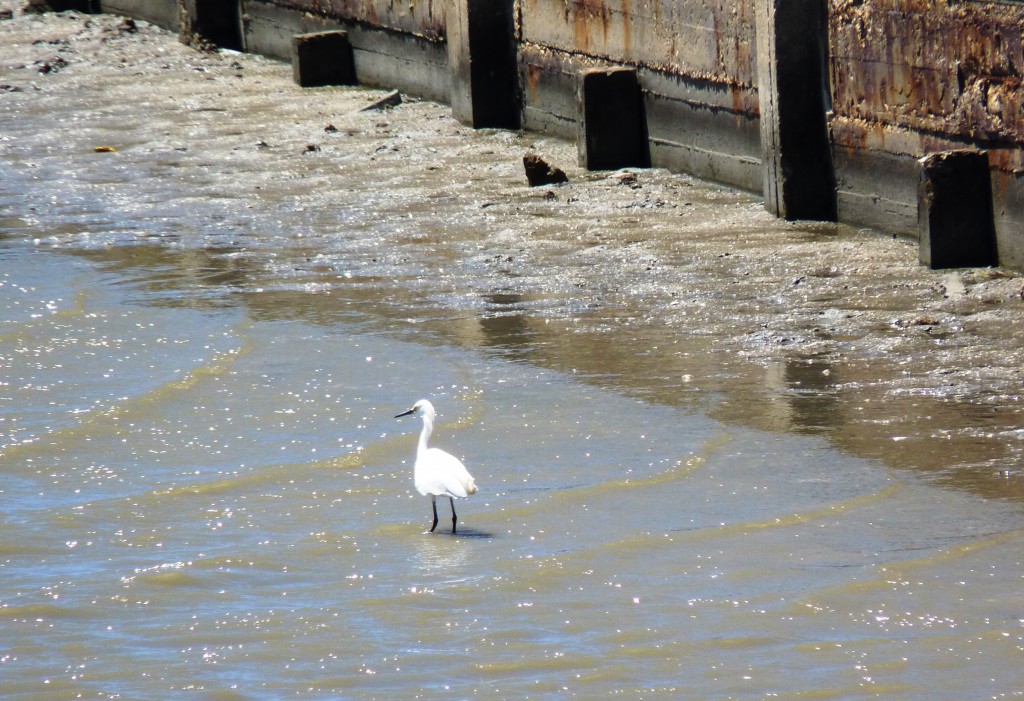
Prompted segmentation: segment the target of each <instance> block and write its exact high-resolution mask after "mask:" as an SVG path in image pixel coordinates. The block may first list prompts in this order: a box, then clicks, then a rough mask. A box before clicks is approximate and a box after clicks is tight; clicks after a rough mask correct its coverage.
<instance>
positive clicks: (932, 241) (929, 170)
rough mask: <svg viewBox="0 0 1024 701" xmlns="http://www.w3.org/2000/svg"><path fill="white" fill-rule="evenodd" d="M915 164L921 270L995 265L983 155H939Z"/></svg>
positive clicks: (988, 178)
mask: <svg viewBox="0 0 1024 701" xmlns="http://www.w3.org/2000/svg"><path fill="white" fill-rule="evenodd" d="M919 163H920V164H921V179H920V181H919V185H918V190H917V223H918V227H919V231H920V243H919V245H920V248H919V255H920V261H921V264H922V265H927V266H929V267H931V268H970V267H981V266H988V265H997V264H998V262H999V260H998V259H999V256H998V251H997V250H996V232H995V223H994V218H993V209H992V180H991V177H992V176H991V171H990V169H989V165H988V152H986V151H943V152H941V153H933V154H931V155H929V156H925V157H924V158H922V159H921V160H920V161H919Z"/></svg>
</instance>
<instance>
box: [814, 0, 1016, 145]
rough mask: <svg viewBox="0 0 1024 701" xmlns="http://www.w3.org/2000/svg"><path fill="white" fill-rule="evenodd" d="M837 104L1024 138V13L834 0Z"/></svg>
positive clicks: (974, 135)
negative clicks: (1023, 82)
mask: <svg viewBox="0 0 1024 701" xmlns="http://www.w3.org/2000/svg"><path fill="white" fill-rule="evenodd" d="M829 30H830V31H829V34H830V45H831V50H832V77H833V91H834V94H833V107H834V109H835V111H836V112H837V113H839V114H841V115H843V116H845V117H848V118H853V119H863V120H866V121H874V122H878V123H880V124H884V125H891V126H897V127H904V128H907V129H912V130H920V131H923V132H926V133H937V134H941V135H945V136H948V137H959V138H961V139H970V140H979V139H980V140H983V141H994V142H1005V141H1010V142H1013V143H1018V144H1019V143H1021V142H1024V97H1022V91H1021V87H1022V75H1021V70H1022V67H1024V7H1022V6H1020V5H995V4H988V3H957V4H953V3H949V2H946V0H872V2H871V3H864V2H861V0H831V6H830V27H829Z"/></svg>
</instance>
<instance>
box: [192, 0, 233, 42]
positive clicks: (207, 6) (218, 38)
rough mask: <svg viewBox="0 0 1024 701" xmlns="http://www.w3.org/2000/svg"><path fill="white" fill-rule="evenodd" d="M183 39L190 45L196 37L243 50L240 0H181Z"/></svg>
mask: <svg viewBox="0 0 1024 701" xmlns="http://www.w3.org/2000/svg"><path fill="white" fill-rule="evenodd" d="M179 2H180V7H181V26H180V32H181V39H182V41H184V42H185V43H188V44H191V43H192V42H194V41H195V40H196V39H197V38H202V39H205V40H206V41H210V42H213V43H214V44H216V45H217V46H220V47H222V48H225V49H233V50H235V51H242V50H244V49H245V46H244V45H243V44H244V42H243V40H242V10H241V0H179Z"/></svg>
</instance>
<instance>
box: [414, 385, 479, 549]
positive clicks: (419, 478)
mask: <svg viewBox="0 0 1024 701" xmlns="http://www.w3.org/2000/svg"><path fill="white" fill-rule="evenodd" d="M415 413H419V414H420V415H422V416H423V431H422V432H421V433H420V442H419V445H418V446H417V447H416V463H415V465H414V466H413V470H412V476H413V484H415V485H416V491H418V492H419V493H420V494H422V495H423V496H428V495H429V496H430V504H431V506H432V507H433V508H434V524H433V525H432V526H431V527H430V532H431V533H433V532H434V529H435V528H437V498H438V497H448V501H450V502H451V505H452V533H454V532H455V521H456V516H455V498H456V497H458V498H460V499H461V498H464V497H468V496H469V495H470V494H476V482H474V481H473V476H472V475H470V474H469V471H468V470H466V466H465V465H463V464H462V461H461V460H459V459H458V458H457V457H455V456H454V455H451V454H450V453H446V452H444V451H443V450H441V449H440V448H428V447H427V439H428V438H430V434H431V433H432V432H433V431H434V418H435V417H436V416H437V412H436V411H434V405H433V404H431V403H430V402H428V401H427V400H426V399H421V400H419V401H418V402H416V403H415V404H414V405H413V407H412V409H410V410H409V411H403V412H402V413H401V414H399V415H398V416H396V417H395V418H396V419H397V418H399V417H402V416H408V415H409V414H415Z"/></svg>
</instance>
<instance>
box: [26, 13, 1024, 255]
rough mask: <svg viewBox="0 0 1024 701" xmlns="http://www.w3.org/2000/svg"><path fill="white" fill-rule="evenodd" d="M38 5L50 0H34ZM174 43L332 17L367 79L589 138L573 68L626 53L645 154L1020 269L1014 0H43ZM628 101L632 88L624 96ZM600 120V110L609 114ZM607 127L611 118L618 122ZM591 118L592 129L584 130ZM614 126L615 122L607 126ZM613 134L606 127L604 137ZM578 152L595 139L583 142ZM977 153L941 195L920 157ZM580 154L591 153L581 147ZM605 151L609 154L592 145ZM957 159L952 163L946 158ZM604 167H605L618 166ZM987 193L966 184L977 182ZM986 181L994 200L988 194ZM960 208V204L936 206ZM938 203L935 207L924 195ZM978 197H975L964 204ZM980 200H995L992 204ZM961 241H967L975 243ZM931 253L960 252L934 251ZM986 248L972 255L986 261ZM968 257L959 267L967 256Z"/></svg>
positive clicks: (297, 28)
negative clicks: (152, 31) (964, 211)
mask: <svg viewBox="0 0 1024 701" xmlns="http://www.w3.org/2000/svg"><path fill="white" fill-rule="evenodd" d="M39 1H40V2H42V0H39ZM49 5H50V6H51V7H52V8H53V9H79V10H85V11H103V12H116V13H120V14H126V15H129V16H133V17H137V18H141V19H145V20H148V21H150V22H154V23H156V24H159V25H161V26H165V27H168V28H171V29H174V30H177V31H178V32H179V33H180V34H181V36H182V37H183V40H186V41H192V40H194V39H196V37H202V38H204V39H206V40H208V41H212V42H213V43H215V44H218V45H221V46H225V47H228V48H234V49H238V50H244V51H251V52H258V53H262V54H266V55H269V56H274V57H278V58H281V59H289V58H290V55H291V54H290V52H291V42H292V37H293V36H294V35H297V34H306V33H310V32H323V31H333V30H340V31H344V32H346V33H347V37H348V40H349V42H350V44H351V47H352V54H353V58H354V63H355V74H356V78H357V80H358V81H359V82H361V83H364V84H368V85H375V86H387V87H393V88H397V89H399V90H401V91H403V92H406V93H409V94H415V95H418V96H422V97H426V98H429V99H433V100H438V101H441V102H447V103H450V104H451V105H452V109H453V112H454V114H455V116H456V117H457V118H458V119H459V120H460V121H463V122H464V123H466V124H469V125H472V126H476V127H503V128H519V127H522V128H524V129H527V130H532V131H541V132H548V133H551V134H556V135H559V136H563V137H565V138H569V139H581V138H583V137H582V136H581V135H586V134H587V129H588V128H591V126H592V125H588V124H587V123H586V120H585V119H584V118H583V116H582V115H586V114H594V113H595V110H597V111H598V113H600V112H602V111H603V112H606V113H607V112H615V111H616V110H617V103H618V101H619V98H617V97H616V96H615V95H614V94H607V93H600V95H601V96H600V97H599V98H595V99H599V100H600V101H601V104H600V105H590V106H589V110H588V109H587V106H586V105H585V104H584V97H583V95H584V91H582V90H581V88H580V85H581V76H582V75H583V74H584V73H585V72H587V71H594V70H601V69H611V68H622V67H626V68H628V69H631V70H633V71H635V74H636V82H638V83H639V86H640V95H641V102H642V120H641V123H640V124H639V126H638V127H637V128H638V129H639V130H640V131H641V138H642V139H643V140H645V143H646V145H647V151H648V153H647V154H645V156H646V157H647V158H648V159H649V162H650V163H651V164H652V165H655V166H662V167H666V168H668V169H670V170H675V171H682V172H688V173H692V174H695V175H698V176H701V177H705V178H709V179H713V180H717V181H720V182H723V183H726V184H729V185H733V186H737V187H740V188H744V189H747V190H750V191H755V192H761V193H763V195H764V198H765V206H766V208H768V209H769V210H770V211H772V212H773V213H775V214H776V215H778V216H781V217H785V218H788V219H820V220H839V221H843V222H847V223H851V224H857V225H866V226H870V227H874V228H878V229H882V230H886V231H891V232H893V233H897V234H901V235H906V236H911V237H915V238H917V239H918V240H919V241H921V244H922V250H923V251H929V252H932V253H934V252H935V251H936V248H937V247H941V246H942V245H943V243H942V242H943V241H947V240H952V241H959V242H961V243H960V244H959V248H963V245H962V241H963V240H973V239H975V238H978V237H979V234H978V232H979V231H980V232H992V233H991V234H981V235H980V236H981V237H982V238H984V237H985V236H991V237H994V241H988V240H981V241H979V243H978V246H980V249H981V250H984V251H989V250H991V251H994V255H992V256H991V260H988V261H987V262H990V263H993V264H1001V265H1004V266H1007V267H1011V268H1016V269H1024V226H1022V224H1024V181H1022V175H1024V157H1022V154H1021V145H1022V143H1024V94H1022V91H1021V70H1022V69H1021V66H1024V40H1022V36H1024V6H1021V5H1016V4H993V3H981V2H961V3H955V4H953V3H949V2H946V1H945V0H911V1H910V2H907V1H906V0H899V1H898V2H897V0H862V1H857V2H855V1H854V0H821V1H820V2H813V3H810V4H808V3H807V2H806V1H803V2H801V1H798V0H653V1H652V2H644V3H640V2H637V1H636V0H614V1H613V0H410V2H406V3H397V4H396V3H393V2H390V1H389V0H62V1H61V2H58V1H57V0H52V1H51V2H49ZM623 99H625V98H623ZM603 121H604V122H608V121H609V120H607V119H605V120H603ZM611 123H616V122H615V120H611ZM593 128H597V127H596V126H593ZM618 128H622V127H621V126H619V127H618ZM603 142H604V143H607V139H604V141H603ZM587 143H588V144H589V146H588V148H591V149H594V148H598V147H597V146H594V145H593V144H599V143H602V139H589V140H587ZM964 150H966V151H975V152H977V151H981V152H984V153H985V154H987V158H988V169H987V172H988V175H989V178H988V179H989V182H988V183H981V184H979V183H977V182H968V181H966V180H965V181H964V182H963V183H962V186H961V184H960V183H959V182H958V181H957V178H967V179H974V180H977V179H978V177H979V175H978V173H979V172H983V171H984V169H982V170H981V171H979V170H978V169H977V168H971V169H965V170H963V171H962V172H961V171H957V172H954V173H952V174H949V173H947V174H946V176H944V177H947V178H948V177H951V178H953V180H952V186H947V187H943V188H942V189H941V191H940V192H933V191H931V190H930V189H929V187H930V186H928V185H927V184H928V183H930V182H931V180H930V174H929V173H928V172H927V166H926V165H925V164H926V163H928V162H934V160H933V161H928V159H927V158H926V157H928V156H930V155H932V154H937V153H944V152H959V151H964ZM581 158H583V155H582V151H581ZM598 160H599V162H602V163H604V162H606V161H603V160H601V159H598ZM950 162H952V161H950ZM612 165H614V164H612ZM979 185H981V186H983V190H978V186H979ZM966 190H970V191H980V192H983V193H988V192H990V193H991V194H990V205H989V206H986V207H979V208H977V210H976V211H978V212H980V213H981V214H979V215H977V216H980V217H982V218H988V217H989V216H991V221H977V220H973V219H971V218H970V217H960V218H958V223H956V224H952V223H950V222H949V221H948V218H941V217H935V216H931V217H929V216H927V215H926V214H925V212H926V210H928V208H929V207H930V206H931V205H932V204H934V203H933V201H932V200H933V199H934V198H935V197H940V198H941V197H950V196H953V197H955V196H956V195H949V194H942V193H957V192H959V191H966ZM983 196H988V195H983ZM939 204H940V205H941V206H943V207H954V208H955V206H956V202H951V203H939ZM932 211H937V210H932ZM972 211H973V210H972ZM987 212H991V215H989V214H987ZM968 248H970V247H968ZM939 253H940V255H939V256H937V257H930V258H928V260H925V259H926V256H925V254H924V253H922V260H923V261H925V262H931V263H932V264H934V261H936V260H945V261H947V262H946V263H943V265H956V263H955V262H949V258H948V257H946V256H943V255H941V251H939ZM983 260H984V258H983ZM976 263H977V258H976V257H972V258H971V259H970V260H969V261H968V260H965V262H964V264H976Z"/></svg>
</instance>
